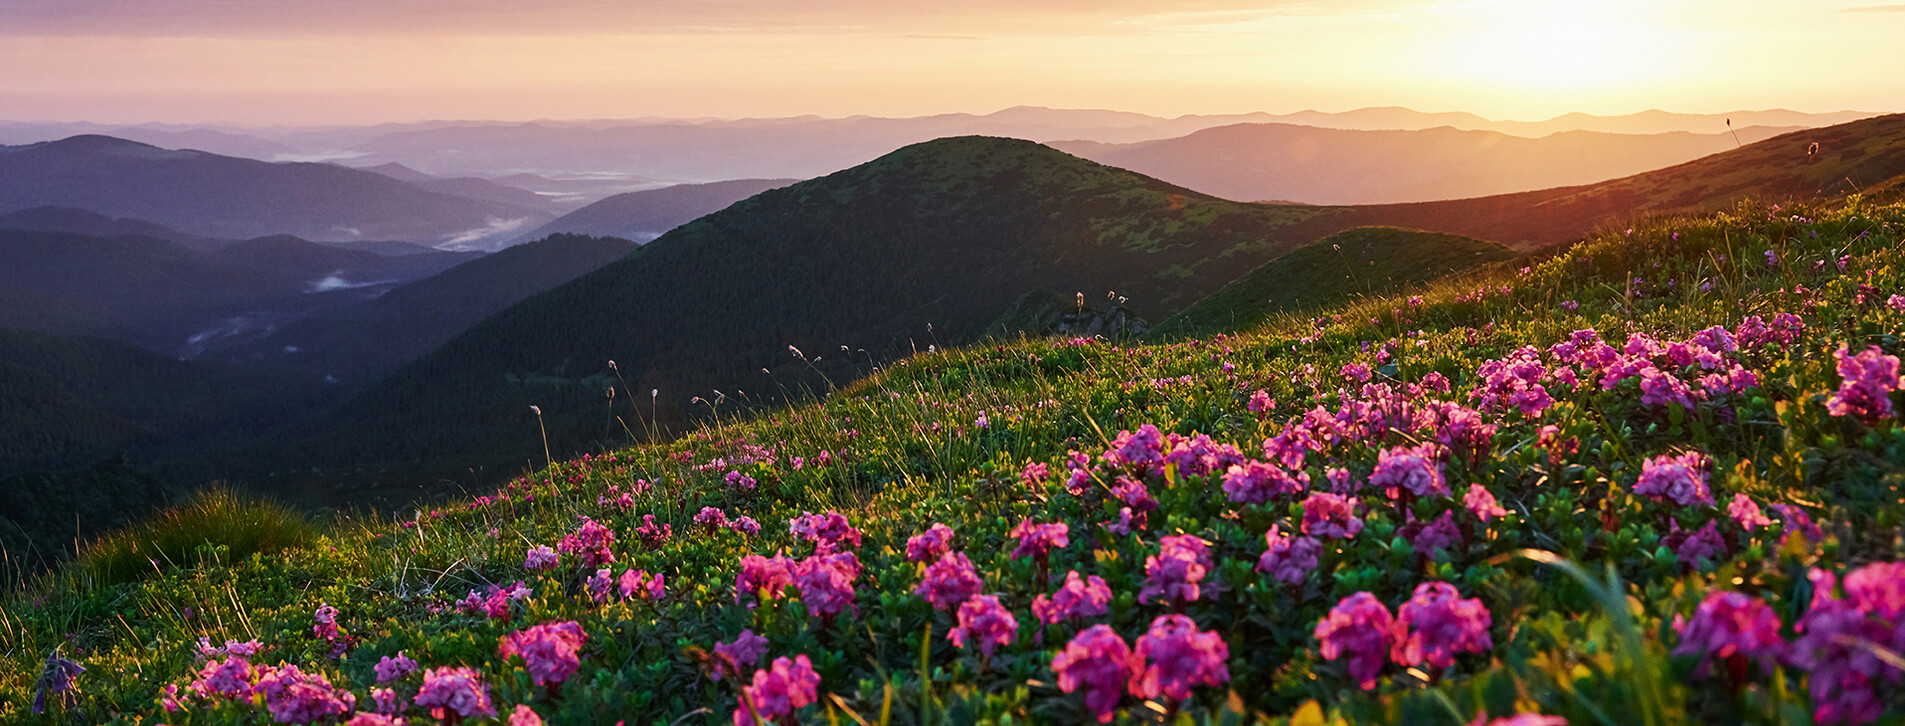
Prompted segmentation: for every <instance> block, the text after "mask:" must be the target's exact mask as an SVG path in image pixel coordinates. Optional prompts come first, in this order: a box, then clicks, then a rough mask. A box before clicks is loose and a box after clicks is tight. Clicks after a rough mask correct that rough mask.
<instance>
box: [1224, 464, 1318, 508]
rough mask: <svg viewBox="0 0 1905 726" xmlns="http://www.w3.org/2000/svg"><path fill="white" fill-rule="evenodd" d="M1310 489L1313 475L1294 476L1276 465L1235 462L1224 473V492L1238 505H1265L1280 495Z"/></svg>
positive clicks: (1301, 474)
mask: <svg viewBox="0 0 1905 726" xmlns="http://www.w3.org/2000/svg"><path fill="white" fill-rule="evenodd" d="M1309 488H1310V475H1309V474H1308V473H1307V472H1302V471H1299V472H1297V473H1296V475H1295V476H1292V475H1291V474H1290V472H1287V471H1284V470H1283V468H1282V467H1280V466H1277V465H1276V464H1266V463H1264V462H1261V461H1247V462H1244V463H1242V464H1232V465H1231V466H1230V468H1229V470H1228V471H1226V472H1225V473H1224V494H1226V495H1228V496H1229V497H1230V501H1233V502H1237V503H1239V504H1262V503H1264V502H1268V501H1270V499H1271V498H1272V497H1275V496H1277V495H1280V494H1301V493H1303V492H1304V491H1305V490H1307V489H1309Z"/></svg>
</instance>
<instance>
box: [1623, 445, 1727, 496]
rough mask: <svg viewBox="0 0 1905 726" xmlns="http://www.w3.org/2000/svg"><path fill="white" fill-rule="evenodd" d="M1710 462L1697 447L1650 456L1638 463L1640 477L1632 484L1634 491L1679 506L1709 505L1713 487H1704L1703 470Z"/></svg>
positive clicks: (1705, 482) (1704, 474) (1709, 465)
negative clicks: (1679, 453)
mask: <svg viewBox="0 0 1905 726" xmlns="http://www.w3.org/2000/svg"><path fill="white" fill-rule="evenodd" d="M1711 466H1712V461H1711V460H1709V459H1708V458H1707V457H1706V456H1704V455H1702V454H1701V453H1700V452H1698V451H1689V452H1687V453H1685V454H1681V455H1680V456H1656V457H1653V458H1650V459H1648V460H1647V461H1646V463H1644V464H1642V465H1641V468H1640V481H1638V482H1636V483H1635V484H1634V493H1635V494H1639V495H1641V496H1644V497H1647V498H1649V499H1652V500H1654V501H1656V502H1673V503H1674V504H1678V505H1680V506H1683V507H1690V506H1693V505H1695V504H1704V505H1706V506H1709V507H1710V506H1713V505H1714V501H1713V491H1712V490H1711V489H1709V488H1707V470H1708V469H1709V468H1710V467H1711Z"/></svg>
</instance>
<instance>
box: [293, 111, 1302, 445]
mask: <svg viewBox="0 0 1905 726" xmlns="http://www.w3.org/2000/svg"><path fill="white" fill-rule="evenodd" d="M1315 213H1316V212H1315V211H1314V210H1313V209H1311V208H1307V207H1275V206H1265V205H1248V204H1239V203H1235V202H1229V201H1225V200H1221V199H1216V198H1213V197H1209V196H1206V195H1202V194H1197V193H1195V192H1190V191H1188V190H1184V189H1180V188H1177V187H1172V186H1170V185H1167V184H1163V183H1161V182H1158V181H1156V180H1153V179H1149V178H1146V177H1143V176H1140V175H1137V174H1133V173H1130V172H1126V171H1122V170H1119V169H1113V168H1109V167H1105V166H1102V165H1099V164H1095V163H1092V162H1090V161H1086V160H1083V159H1079V158H1076V157H1073V156H1069V155H1066V154H1063V153H1061V152H1058V151H1055V150H1052V149H1050V148H1047V147H1044V146H1040V145H1038V144H1034V143H1031V142H1028V141H1020V140H1013V139H999V138H986V137H960V138H948V139H940V140H937V141H932V142H927V143H923V144H916V145H912V146H908V147H905V148H902V149H900V150H898V151H894V152H892V153H890V154H887V155H885V156H882V157H881V158H879V159H877V160H875V161H873V162H870V163H867V164H863V165H860V166H857V167H854V168H851V169H847V170H844V171H840V172H836V173H834V174H830V175H828V176H825V177H821V178H819V179H813V180H809V181H805V182H800V183H797V184H794V185H791V186H787V187H782V188H779V189H773V190H769V191H766V192H763V193H761V194H759V195H756V196H754V197H751V198H749V199H747V200H744V201H742V202H739V203H736V204H734V205H732V206H730V207H728V208H726V209H723V210H721V211H719V212H715V213H713V214H710V215H707V216H705V217H702V218H700V219H697V220H695V221H693V222H690V223H688V224H685V225H682V226H680V227H677V228H675V229H674V230H672V231H670V232H668V233H667V234H664V235H662V236H661V237H660V238H658V239H656V240H654V241H652V242H649V243H648V244H646V245H643V246H642V247H641V248H640V249H639V250H637V251H636V252H635V253H634V254H631V255H629V256H628V257H627V258H624V259H622V260H619V261H617V262H614V263H612V264H609V265H608V266H606V267H603V268H602V269H600V270H597V271H595V272H592V273H590V274H587V275H584V276H582V277H580V278H578V279H576V280H574V281H572V282H569V283H567V284H564V285H562V286H559V287H557V288H555V289H552V290H550V291H548V292H545V293H542V294H540V295H537V296H535V297H531V298H529V299H527V300H525V301H523V302H522V303H519V304H517V305H516V306H514V307H511V308H509V309H507V310H504V311H502V312H500V313H497V314H496V315H494V316H491V317H490V318H489V319H487V320H485V321H483V322H482V323H481V324H479V325H477V326H475V327H474V328H471V329H470V330H469V331H467V332H465V333H463V334H462V335H459V336H457V337H456V338H454V339H451V340H450V341H449V342H447V343H445V344H444V345H442V346H441V347H439V348H437V349H436V350H434V351H432V352H431V353H430V354H429V355H427V356H424V357H423V358H421V359H419V360H417V361H416V362H414V363H411V364H410V365H408V366H405V367H404V368H402V369H399V370H398V371H397V372H396V373H394V374H392V375H391V376H390V377H389V378H387V379H385V380H384V381H382V382H380V383H378V384H377V385H376V386H374V387H373V388H372V389H371V390H369V391H366V392H365V393H364V394H362V395H361V396H359V397H358V398H357V399H355V400H354V401H353V403H352V404H351V405H350V406H348V407H347V408H346V409H345V410H342V411H340V412H339V413H338V414H337V415H336V416H335V417H333V418H331V419H329V421H328V422H327V423H326V424H324V425H323V426H322V427H320V428H319V429H318V430H317V431H316V432H315V433H314V434H312V435H310V436H307V437H304V440H305V441H307V442H311V443H309V444H308V445H307V448H305V449H303V450H301V451H300V452H298V453H299V455H300V456H301V457H306V459H307V460H317V461H339V460H343V461H355V462H379V461H401V460H415V459H418V458H431V457H446V458H447V457H450V456H452V455H455V454H461V453H475V452H484V453H490V452H502V455H503V456H504V457H505V458H507V457H508V456H511V455H515V454H518V453H523V452H526V451H529V450H531V448H532V447H534V446H535V445H533V444H531V443H530V442H531V441H532V440H534V433H533V432H534V431H535V422H534V421H530V420H528V419H526V418H525V417H526V416H528V415H529V406H530V405H532V404H534V405H539V406H541V407H542V408H543V409H544V410H545V411H546V412H548V414H549V415H550V416H551V420H550V422H549V423H550V436H551V438H552V444H553V445H556V446H559V447H564V448H565V449H567V448H572V447H576V446H580V445H582V444H583V443H584V442H586V441H587V440H588V439H589V438H592V437H600V436H601V435H602V431H603V426H604V424H605V423H606V420H605V419H604V418H602V417H601V416H602V413H601V412H602V409H601V408H600V403H601V401H602V400H603V395H604V391H605V390H606V387H607V386H608V385H610V384H613V383H616V379H615V378H614V377H613V376H611V373H612V371H610V369H608V368H607V367H606V366H607V363H608V361H610V360H615V361H617V362H618V365H619V369H618V370H619V373H620V375H621V376H622V377H623V379H624V380H625V381H626V383H627V388H626V389H625V390H623V394H624V395H625V396H626V395H628V394H629V393H630V391H634V392H640V391H644V390H648V389H658V390H659V391H661V392H662V393H663V394H665V399H661V400H658V401H656V403H657V405H658V406H663V407H664V408H661V410H660V413H661V414H662V415H663V416H676V417H678V416H679V415H680V413H681V409H683V408H686V402H687V401H688V399H689V398H690V397H693V396H697V395H699V396H713V395H714V394H713V393H712V391H714V390H717V389H718V390H722V391H727V392H729V393H731V394H736V395H738V394H740V393H741V392H751V394H750V395H751V396H752V397H754V398H755V399H757V400H774V399H779V398H782V397H784V396H786V395H792V394H793V393H795V392H797V391H799V390H800V389H801V387H802V386H816V387H818V386H824V385H825V384H824V382H823V381H821V380H820V379H819V378H818V377H817V376H814V375H812V373H810V372H809V366H808V364H806V363H803V362H801V361H800V360H797V359H796V358H795V357H794V356H792V355H791V354H790V352H789V346H790V345H791V346H794V347H796V348H797V349H800V350H803V351H808V352H810V353H811V354H812V355H814V356H817V357H820V358H824V359H826V361H825V362H824V363H822V364H820V365H819V366H818V368H819V369H821V370H828V371H831V372H832V374H834V375H838V376H842V377H847V378H850V377H852V376H854V375H855V374H856V373H855V371H856V369H855V367H854V366H855V365H856V364H855V363H854V362H853V361H854V360H858V361H861V363H865V362H866V361H868V360H872V361H876V362H877V361H885V360H889V359H891V358H893V357H895V356H897V355H898V354H901V353H903V352H907V351H910V350H913V349H915V348H919V349H923V348H926V347H927V346H928V345H932V344H949V343H952V342H955V341H960V340H966V339H970V338H971V337H973V336H974V335H976V334H978V333H979V332H981V331H982V330H983V329H984V328H985V326H986V325H987V324H988V323H989V322H990V321H992V320H994V319H996V318H998V317H999V316H1000V314H1001V313H1002V312H1003V311H1004V310H1005V309H1006V308H1007V307H1008V305H1010V304H1011V303H1012V301H1013V300H1015V299H1016V298H1018V297H1020V296H1022V295H1024V294H1026V293H1028V292H1030V291H1034V290H1040V289H1043V290H1049V291H1057V292H1058V294H1063V295H1070V294H1071V293H1073V292H1075V291H1088V292H1089V293H1090V294H1091V295H1092V296H1094V298H1095V297H1096V296H1098V295H1101V294H1103V291H1105V290H1116V291H1118V293H1119V294H1121V295H1125V296H1127V297H1128V298H1129V299H1130V303H1129V304H1130V305H1131V306H1134V307H1136V308H1137V309H1140V310H1145V311H1157V312H1158V313H1159V314H1164V313H1168V312H1171V311H1174V310H1175V309H1177V308H1178V307H1182V306H1184V305H1187V304H1189V303H1191V302H1192V301H1194V300H1196V299H1197V298H1198V297H1201V296H1202V295H1203V294H1204V293H1206V292H1209V291H1210V290H1213V289H1215V288H1216V287H1217V286H1219V285H1221V284H1223V283H1224V282H1227V281H1229V279H1230V277H1232V276H1233V275H1234V271H1235V270H1238V269H1248V268H1250V267H1253V266H1255V265H1257V264H1258V263H1261V262H1263V261H1265V260H1267V259H1270V258H1273V257H1275V256H1277V255H1278V254H1281V253H1282V252H1283V251H1285V250H1287V249H1289V248H1291V247H1293V246H1294V245H1295V244H1296V243H1297V242H1298V241H1300V240H1297V239H1295V238H1291V237H1288V236H1285V235H1283V234H1281V232H1280V230H1281V229H1283V228H1286V227H1287V226H1288V225H1290V224H1292V223H1294V222H1297V221H1301V220H1302V219H1305V218H1307V217H1309V216H1310V215H1313V214H1315ZM841 346H847V347H848V348H849V349H850V350H851V351H852V352H851V355H848V354H839V355H835V354H834V353H832V351H835V350H838V349H839V348H840V347H841ZM764 368H765V369H769V370H772V371H774V373H773V375H772V376H771V377H770V376H769V375H764V374H763V373H762V369H764ZM777 389H778V390H777ZM637 397H638V398H639V396H637ZM624 400H626V399H624ZM585 408H586V409H587V410H588V411H590V413H587V414H584V413H577V412H579V411H582V410H584V409H585ZM451 422H453V425H451V426H448V427H446V426H445V424H449V423H451ZM630 425H631V426H633V425H634V424H632V423H631V424H630ZM451 429H454V433H452V432H451ZM616 430H617V431H619V430H620V429H616ZM590 432H593V433H590ZM525 436H528V437H529V438H524V437H525ZM497 441H512V442H515V443H514V444H511V445H509V446H506V447H498V446H497V445H496V444H495V443H494V442H497ZM318 442H321V443H318ZM319 447H322V448H319ZM534 450H537V451H539V450H540V449H539V448H536V449H534ZM293 460H297V459H296V458H294V459H293Z"/></svg>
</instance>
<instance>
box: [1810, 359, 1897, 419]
mask: <svg viewBox="0 0 1905 726" xmlns="http://www.w3.org/2000/svg"><path fill="white" fill-rule="evenodd" d="M1850 353H1851V349H1850V347H1849V346H1845V345H1840V346H1839V349H1838V350H1836V351H1833V353H1832V357H1833V359H1834V360H1836V361H1838V368H1839V376H1840V377H1841V378H1842V379H1843V380H1842V381H1841V382H1840V384H1839V390H1838V391H1837V392H1835V393H1833V394H1832V397H1831V398H1828V399H1826V412H1827V413H1830V414H1832V415H1834V416H1851V417H1853V418H1856V419H1859V420H1860V421H1864V422H1866V423H1868V424H1876V423H1878V422H1879V420H1880V419H1883V418H1888V417H1890V416H1891V415H1892V392H1893V391H1896V390H1898V388H1899V381H1900V379H1899V376H1898V358H1897V357H1896V356H1890V355H1886V354H1885V353H1884V352H1883V351H1881V350H1879V347H1878V346H1876V345H1874V346H1868V347H1866V349H1865V350H1864V351H1862V352H1860V353H1859V354H1858V355H1850Z"/></svg>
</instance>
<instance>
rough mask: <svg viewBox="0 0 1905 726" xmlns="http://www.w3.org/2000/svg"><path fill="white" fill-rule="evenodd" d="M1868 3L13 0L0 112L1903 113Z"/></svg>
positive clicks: (7, 12)
mask: <svg viewBox="0 0 1905 726" xmlns="http://www.w3.org/2000/svg"><path fill="white" fill-rule="evenodd" d="M1901 37H1905V5H1886V4H1875V3H1872V2H1870V0H1865V1H1863V2H1861V1H1860V0H1850V1H1838V2H1835V1H1832V0H1824V1H1815V0H1439V1H1435V2H1424V1H1412V0H1341V1H1338V2H1299V1H1296V0H1257V1H1255V2H1246V1H1244V0H1168V1H1166V0H1098V1H1093V0H927V1H920V0H682V1H678V2H656V1H654V0H508V1H505V0H321V1H312V0H0V118H4V119H11V120H47V121H95V122H100V123H139V122H152V121H157V122H172V123H201V122H231V123H241V124H290V125H309V124H333V123H377V122H385V121H416V120H425V119H490V120H529V119H538V118H548V119H599V118H638V117H671V118H694V117H723V118H738V117H771V116H794V115H803V114H815V115H821V116H829V117H839V116H851V115H861V114H865V115H875V116H915V115H925V114H933V113H949V112H969V113H986V112H990V111H995V110H998V109H1001V108H1006V107H1010V106H1017V105H1033V106H1048V107H1055V108H1105V109H1117V110H1124V111H1137V112H1142V113H1149V114H1155V115H1160V116H1177V115H1181V114H1191V113H1241V112H1250V111H1267V112H1272V113H1287V112H1292V111H1299V110H1304V109H1318V110H1325V111H1340V110H1349V109H1354V108H1361V107H1367V106H1407V107H1411V108H1415V109H1417V110H1422V111H1468V112H1472V113H1477V114H1481V115H1483V116H1487V117H1490V118H1496V119H1518V120H1538V119H1544V118H1549V117H1552V116H1556V115H1559V114H1562V113H1568V112H1576V111H1579V112H1587V113H1597V114H1622V113H1631V112H1635V111H1641V110H1646V109H1653V108H1658V109H1665V110H1671V111H1680V112H1691V113H1719V112H1726V111H1733V110H1741V109H1767V108H1788V109H1794V110H1800V111H1814V112H1822V111H1837V110H1846V109H1855V110H1862V111H1877V112H1888V111H1905V74H1901V73H1900V72H1899V71H1900V70H1901V69H1905V63H1902V62H1900V61H1899V60H1898V50H1897V48H1898V39H1899V38H1901Z"/></svg>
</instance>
